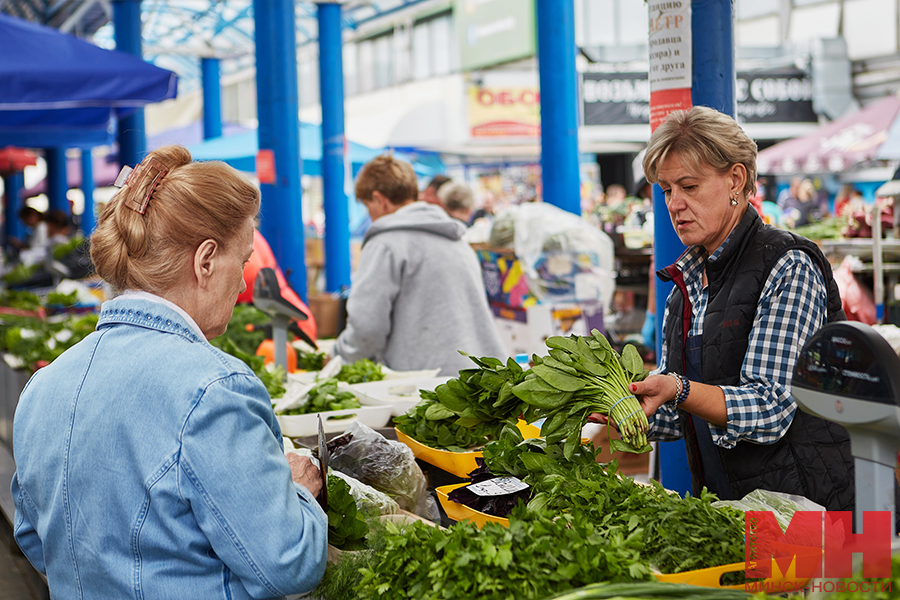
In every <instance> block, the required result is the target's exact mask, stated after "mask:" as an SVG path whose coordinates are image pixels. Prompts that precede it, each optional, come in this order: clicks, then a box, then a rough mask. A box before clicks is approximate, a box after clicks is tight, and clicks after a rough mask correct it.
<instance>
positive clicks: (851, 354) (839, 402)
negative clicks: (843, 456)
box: [792, 321, 900, 532]
mask: <svg viewBox="0 0 900 600" xmlns="http://www.w3.org/2000/svg"><path fill="white" fill-rule="evenodd" d="M792 393H793V397H794V400H796V401H797V404H798V406H799V407H800V409H801V410H803V411H804V412H807V413H809V414H812V415H815V416H817V417H821V418H822V419H826V420H828V421H833V422H835V423H838V424H839V425H842V426H843V427H844V428H845V429H846V430H847V432H848V433H849V434H850V448H851V453H852V454H853V461H854V467H855V471H856V481H855V485H856V512H855V513H854V521H855V523H856V529H857V531H861V530H862V515H863V512H865V511H872V510H887V511H890V515H891V531H892V532H893V531H895V523H894V485H895V479H894V468H895V467H896V466H897V452H898V451H900V358H898V357H897V353H896V352H895V351H894V349H893V348H892V347H891V345H890V344H889V343H888V342H887V340H885V339H884V337H882V336H881V334H879V333H878V332H877V331H875V330H874V329H872V328H871V327H869V326H868V325H863V324H862V323H857V322H852V321H841V322H836V323H829V324H827V325H825V326H824V327H822V328H821V329H820V330H819V331H817V332H816V333H815V334H813V336H812V337H811V338H810V339H809V341H807V343H806V345H805V346H804V347H803V350H802V351H801V352H800V357H799V358H798V359H797V365H796V367H795V368H794V377H793V382H792Z"/></svg>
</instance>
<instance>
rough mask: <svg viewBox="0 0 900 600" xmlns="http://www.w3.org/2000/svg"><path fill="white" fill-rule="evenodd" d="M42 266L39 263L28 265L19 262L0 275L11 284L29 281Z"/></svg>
mask: <svg viewBox="0 0 900 600" xmlns="http://www.w3.org/2000/svg"><path fill="white" fill-rule="evenodd" d="M40 268H41V265H39V264H33V265H28V266H27V267H26V266H25V265H24V264H22V263H19V264H17V265H16V266H14V267H13V268H12V269H10V270H9V271H7V272H6V273H4V274H3V276H2V277H0V279H2V280H3V281H5V282H6V283H8V284H10V285H15V284H17V283H22V282H23V281H28V280H29V279H31V278H32V277H33V276H34V274H35V273H37V272H38V269H40Z"/></svg>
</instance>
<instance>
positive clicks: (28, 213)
mask: <svg viewBox="0 0 900 600" xmlns="http://www.w3.org/2000/svg"><path fill="white" fill-rule="evenodd" d="M19 220H20V221H22V223H23V224H24V225H25V227H27V228H28V229H30V230H31V231H30V233H29V235H28V239H27V240H25V242H24V243H23V244H22V245H21V247H22V248H44V247H46V246H47V239H48V238H49V235H48V233H47V223H46V222H45V221H44V213H42V212H41V211H39V210H38V209H36V208H34V207H32V206H23V207H22V208H20V209H19Z"/></svg>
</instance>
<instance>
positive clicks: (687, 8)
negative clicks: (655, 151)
mask: <svg viewBox="0 0 900 600" xmlns="http://www.w3.org/2000/svg"><path fill="white" fill-rule="evenodd" d="M647 9H648V14H649V29H650V34H649V43H650V129H651V130H654V129H656V127H657V126H658V125H659V124H660V123H662V122H663V121H664V120H665V118H666V117H667V116H668V114H669V113H670V112H672V111H675V110H683V109H686V108H690V107H691V82H692V79H691V70H692V69H693V63H692V62H691V58H692V56H693V54H692V47H693V46H692V37H691V3H690V2H688V0H648V2H647Z"/></svg>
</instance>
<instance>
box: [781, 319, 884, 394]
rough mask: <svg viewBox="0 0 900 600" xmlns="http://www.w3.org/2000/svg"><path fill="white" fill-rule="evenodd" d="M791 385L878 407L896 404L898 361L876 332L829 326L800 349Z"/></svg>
mask: <svg viewBox="0 0 900 600" xmlns="http://www.w3.org/2000/svg"><path fill="white" fill-rule="evenodd" d="M792 385H793V386H795V387H802V388H806V389H810V390H817V391H821V392H825V393H828V394H833V395H837V396H846V397H850V398H858V399H860V400H867V401H869V402H876V403H879V404H891V405H896V404H898V398H900V358H898V357H897V354H896V352H894V349H893V348H892V347H891V345H890V344H889V343H888V342H887V340H885V339H884V338H883V337H882V336H881V335H880V334H879V333H878V332H876V331H875V330H873V329H871V328H863V326H861V325H859V324H856V323H853V322H840V323H830V324H828V325H826V326H825V327H823V328H822V329H820V330H819V331H817V332H816V333H815V334H813V336H812V337H811V338H810V339H809V341H808V342H807V343H806V345H805V346H804V347H803V350H802V352H801V353H800V357H799V358H798V359H797V365H796V366H795V368H794V378H793V383H792Z"/></svg>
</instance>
